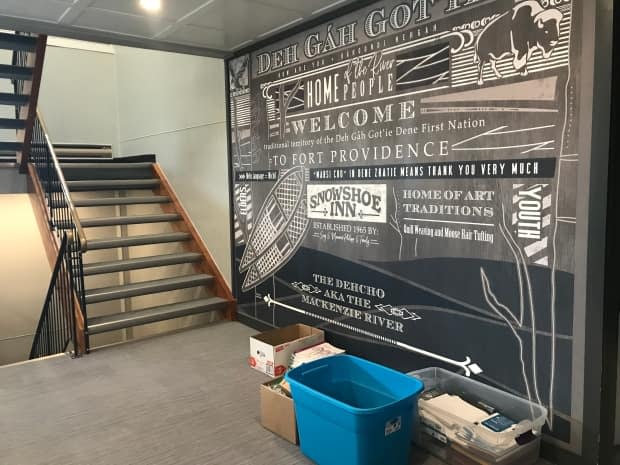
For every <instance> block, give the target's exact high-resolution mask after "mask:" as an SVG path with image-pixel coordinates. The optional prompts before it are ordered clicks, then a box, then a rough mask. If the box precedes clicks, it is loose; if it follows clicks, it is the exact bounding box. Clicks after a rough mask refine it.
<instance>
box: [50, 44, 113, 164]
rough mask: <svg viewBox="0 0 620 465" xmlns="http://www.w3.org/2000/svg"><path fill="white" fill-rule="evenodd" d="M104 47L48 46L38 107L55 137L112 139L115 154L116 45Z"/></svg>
mask: <svg viewBox="0 0 620 465" xmlns="http://www.w3.org/2000/svg"><path fill="white" fill-rule="evenodd" d="M52 43H55V42H53V41H52ZM59 43H60V44H63V43H64V42H59ZM69 45H71V44H70V43H69ZM104 50H105V51H101V50H98V51H94V50H88V49H87V50H84V49H79V48H74V47H73V46H67V47H65V46H48V47H47V50H46V51H45V62H44V65H43V78H42V81H41V90H40V93H39V108H40V110H41V111H42V113H43V118H44V119H45V122H46V124H47V127H48V129H49V132H50V136H51V139H52V142H54V143H76V144H102V145H103V144H109V145H112V147H113V150H115V153H116V149H117V148H118V105H117V95H118V92H117V81H116V59H115V56H114V53H113V52H114V49H113V48H109V49H104Z"/></svg>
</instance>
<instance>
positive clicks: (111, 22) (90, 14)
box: [74, 8, 172, 37]
mask: <svg viewBox="0 0 620 465" xmlns="http://www.w3.org/2000/svg"><path fill="white" fill-rule="evenodd" d="M74 24H75V25H76V26H80V27H85V28H92V29H97V30H100V31H112V32H120V33H121V34H128V35H133V36H139V37H153V36H155V35H156V34H158V33H159V32H161V31H162V30H163V29H165V28H166V27H168V26H170V25H171V24H172V23H171V22H170V21H166V20H163V19H161V18H151V17H149V18H146V17H143V16H134V15H128V14H124V13H113V12H111V11H107V10H100V9H98V8H88V9H86V10H85V11H84V12H83V13H82V14H81V15H80V17H79V18H78V19H77V20H76V21H75V22H74Z"/></svg>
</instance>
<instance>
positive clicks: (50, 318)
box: [29, 233, 79, 360]
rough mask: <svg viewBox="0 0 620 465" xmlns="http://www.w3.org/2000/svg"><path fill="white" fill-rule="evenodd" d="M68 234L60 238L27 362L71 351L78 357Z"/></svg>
mask: <svg viewBox="0 0 620 465" xmlns="http://www.w3.org/2000/svg"><path fill="white" fill-rule="evenodd" d="M70 236H71V234H66V233H65V234H63V238H62V242H61V245H60V250H59V252H58V258H57V259H56V265H55V266H54V271H53V273H52V280H51V282H50V286H49V289H48V291H47V296H46V298H45V304H44V306H43V311H42V312H41V318H40V319H39V324H38V326H37V332H36V333H35V337H34V341H33V342H32V349H31V350H30V357H29V358H30V359H31V360H32V359H35V358H40V357H46V356H48V355H55V354H60V353H63V352H66V351H68V350H71V348H70V345H72V346H73V347H72V352H73V354H75V355H79V350H78V344H77V329H76V318H75V310H76V309H75V300H74V293H73V269H72V268H73V267H72V257H71V242H72V240H71V239H70Z"/></svg>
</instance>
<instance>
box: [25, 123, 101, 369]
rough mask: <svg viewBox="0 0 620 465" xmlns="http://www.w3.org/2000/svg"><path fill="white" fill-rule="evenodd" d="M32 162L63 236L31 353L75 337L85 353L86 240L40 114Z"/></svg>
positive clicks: (55, 349)
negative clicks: (79, 326) (78, 315)
mask: <svg viewBox="0 0 620 465" xmlns="http://www.w3.org/2000/svg"><path fill="white" fill-rule="evenodd" d="M30 162H31V163H32V164H33V165H34V169H35V171H36V173H37V175H38V176H39V179H40V181H41V182H40V184H41V187H42V189H43V190H44V196H45V201H46V202H47V206H46V207H47V213H48V218H49V220H50V228H51V230H52V231H54V232H55V234H56V236H57V237H58V239H59V240H60V242H61V246H60V250H59V255H58V258H57V261H56V266H55V268H54V273H53V276H52V281H51V283H50V288H49V290H48V295H47V298H46V301H45V306H44V308H43V311H42V313H41V318H40V320H39V326H38V328H37V333H36V335H35V339H34V341H33V345H32V349H31V353H30V358H35V357H41V356H45V355H52V354H56V353H61V352H64V351H66V350H69V344H70V342H71V341H73V353H74V354H76V355H80V351H81V350H82V349H84V350H86V351H88V350H89V341H88V333H87V331H86V329H84V341H85V347H80V346H79V345H78V335H77V324H76V310H77V308H76V306H75V300H74V295H75V296H76V297H77V299H78V300H77V301H78V302H79V305H80V310H81V314H82V318H83V320H84V328H86V327H87V326H86V324H87V315H86V299H85V296H84V268H83V261H82V251H83V250H85V244H86V242H85V238H84V233H83V230H82V227H81V225H80V222H79V218H78V217H77V214H76V210H75V207H74V206H73V203H72V201H71V197H70V194H69V190H68V188H67V185H66V183H65V181H64V177H63V175H62V172H61V170H60V165H59V163H58V160H57V158H56V155H55V153H54V149H53V146H52V144H51V142H50V140H49V137H48V136H47V134H46V130H45V125H44V124H43V123H42V120H41V117H40V115H37V118H36V119H35V124H34V129H33V132H32V140H31V151H30Z"/></svg>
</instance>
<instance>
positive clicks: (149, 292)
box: [51, 156, 235, 344]
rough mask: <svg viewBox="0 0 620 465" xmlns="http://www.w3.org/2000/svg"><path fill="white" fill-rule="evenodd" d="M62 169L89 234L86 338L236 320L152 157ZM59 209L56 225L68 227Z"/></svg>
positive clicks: (218, 279) (85, 269)
mask: <svg viewBox="0 0 620 465" xmlns="http://www.w3.org/2000/svg"><path fill="white" fill-rule="evenodd" d="M145 160H146V161H145ZM59 166H60V169H61V171H62V174H63V176H64V179H65V180H66V185H67V187H68V189H69V192H70V196H71V199H72V201H73V204H74V206H75V207H76V209H77V211H78V217H79V223H80V225H81V228H82V230H83V231H84V236H85V238H84V239H82V249H83V250H84V252H83V257H84V258H83V260H84V265H83V276H84V282H85V285H84V289H85V290H84V303H85V306H86V308H87V315H88V316H87V318H86V321H85V322H84V324H85V333H86V335H87V339H88V337H90V336H94V335H99V334H102V333H108V332H112V331H119V330H127V329H130V328H135V327H137V326H142V325H146V324H150V323H157V322H163V321H168V320H173V319H179V318H181V317H188V316H192V315H207V314H212V317H211V318H209V320H211V319H233V318H234V314H235V301H234V298H233V296H232V294H231V292H230V290H229V288H228V285H227V283H226V282H225V280H224V278H223V276H222V274H221V272H220V270H219V269H218V267H217V265H216V264H215V262H214V261H213V258H212V257H211V255H210V253H209V251H208V250H207V248H206V246H205V245H204V243H203V241H202V239H201V238H200V236H199V235H198V233H197V231H196V229H195V227H194V226H193V225H192V223H191V221H190V219H189V217H188V215H187V212H186V211H185V210H184V208H183V207H182V205H181V204H180V202H179V200H178V198H177V196H176V194H175V193H174V191H173V190H172V188H171V186H170V184H169V182H168V180H167V179H166V178H165V176H164V174H163V172H162V171H161V168H160V167H159V165H157V163H155V162H154V157H152V156H142V157H134V158H126V159H112V160H94V161H93V160H83V161H77V162H76V161H73V160H71V161H65V162H62V161H61V162H60V164H59ZM55 207H56V206H55V205H54V202H53V201H52V205H51V208H52V217H59V218H60V219H57V220H55V222H54V226H55V227H56V228H59V229H62V228H64V227H65V226H66V227H71V225H69V224H63V221H64V220H63V219H62V216H59V215H54V213H53V209H54V208H55ZM58 207H59V208H62V205H58ZM145 210H146V212H145ZM134 231H135V232H137V233H134ZM181 291H185V292H181ZM136 298H141V299H142V300H141V301H140V300H139V299H138V301H137V302H136V301H135V300H136ZM141 302H146V303H147V304H146V306H143V305H144V304H142V305H141ZM137 306H140V308H138V309H135V308H134V307H137ZM151 334H152V332H151ZM117 340H118V339H116V340H114V341H113V342H116V341H117ZM106 342H110V340H107V341H106V340H103V341H101V342H100V343H101V344H103V343H106Z"/></svg>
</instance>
